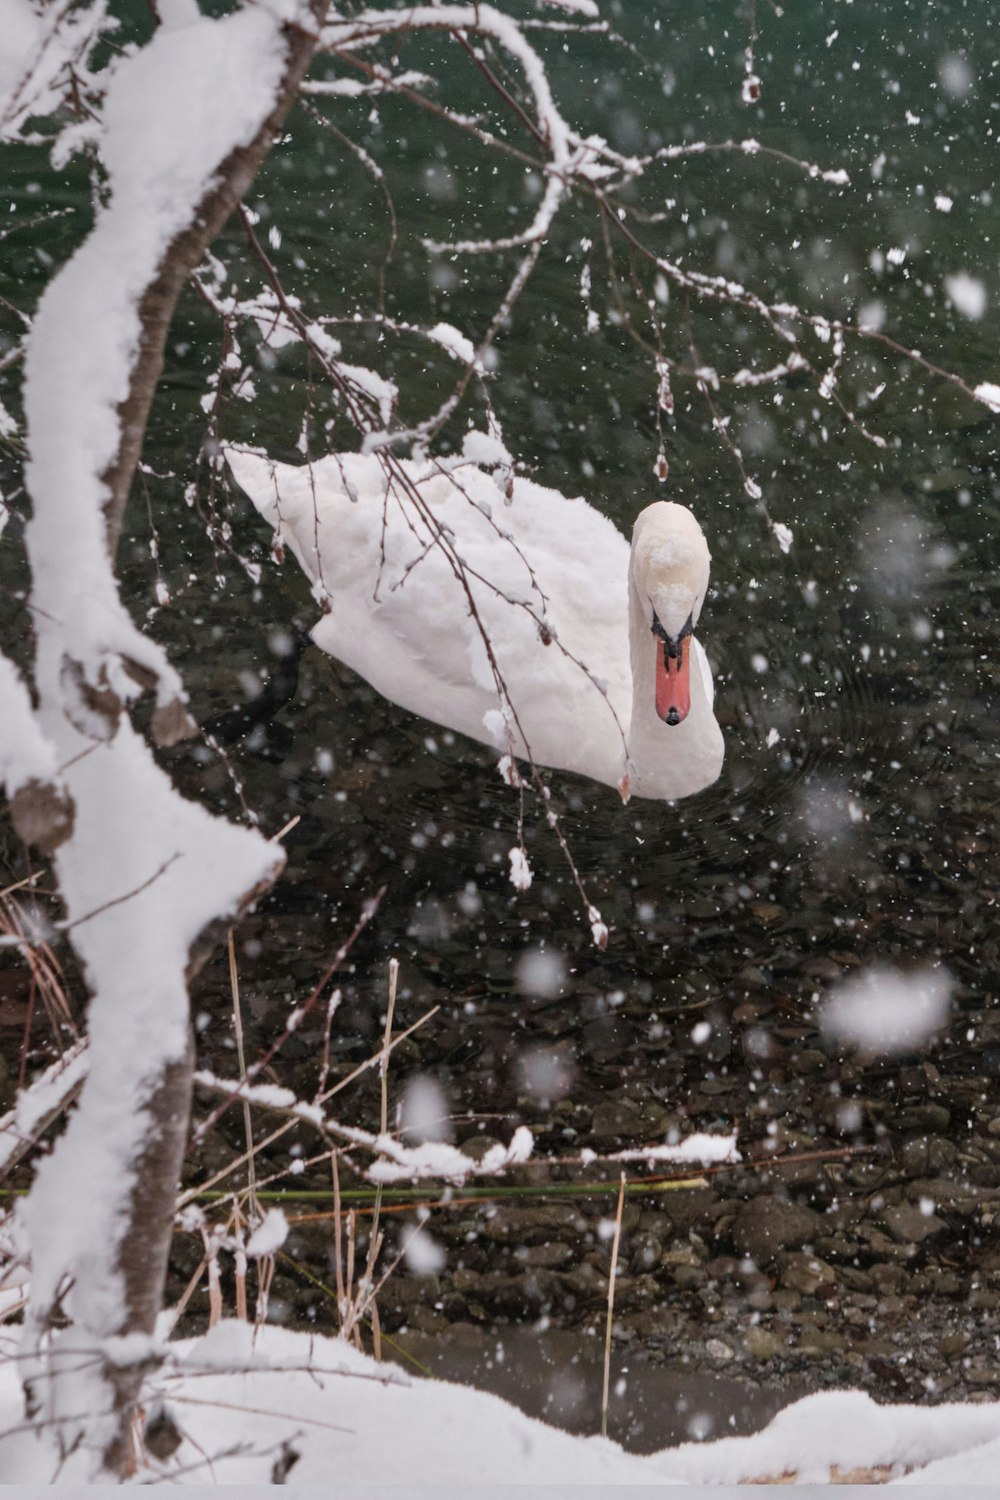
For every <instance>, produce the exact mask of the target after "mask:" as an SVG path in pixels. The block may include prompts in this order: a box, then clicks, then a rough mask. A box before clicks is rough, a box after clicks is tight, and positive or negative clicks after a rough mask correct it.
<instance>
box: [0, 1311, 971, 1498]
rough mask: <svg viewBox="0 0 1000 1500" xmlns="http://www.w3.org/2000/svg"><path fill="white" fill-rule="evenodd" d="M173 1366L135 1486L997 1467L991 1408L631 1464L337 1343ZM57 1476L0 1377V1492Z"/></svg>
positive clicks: (876, 1409)
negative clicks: (280, 1465)
mask: <svg viewBox="0 0 1000 1500" xmlns="http://www.w3.org/2000/svg"><path fill="white" fill-rule="evenodd" d="M166 1352H167V1361H166V1363H165V1364H164V1366H163V1368H162V1369H161V1370H160V1371H159V1372H158V1373H157V1374H156V1375H155V1376H153V1377H152V1378H151V1379H150V1381H149V1382H148V1386H147V1389H146V1391H145V1394H144V1401H145V1404H146V1408H147V1410H150V1409H153V1408H154V1407H156V1406H157V1405H158V1404H159V1403H162V1404H163V1405H164V1406H165V1407H166V1409H167V1410H168V1411H169V1412H170V1414H171V1416H172V1417H173V1420H174V1421H175V1422H176V1423H177V1426H178V1427H179V1429H180V1430H181V1433H182V1436H183V1440H182V1442H181V1445H180V1447H179V1448H178V1449H177V1451H176V1453H174V1454H173V1455H172V1457H171V1458H169V1459H167V1460H165V1461H163V1462H158V1461H156V1460H155V1459H153V1460H150V1467H149V1468H148V1469H146V1470H144V1471H140V1473H139V1474H138V1475H137V1476H136V1477H137V1481H138V1482H139V1483H145V1484H149V1483H157V1482H159V1483H175V1484H176V1483H187V1484H200V1483H209V1482H214V1483H216V1484H227V1485H228V1484H259V1483H267V1482H269V1481H270V1479H271V1475H272V1470H273V1467H274V1465H275V1462H276V1461H277V1460H279V1458H280V1457H281V1455H282V1452H283V1451H284V1453H285V1454H286V1455H288V1454H294V1455H297V1459H296V1462H295V1464H294V1467H293V1468H292V1470H291V1472H290V1475H289V1479H290V1482H291V1483H292V1484H294V1485H299V1484H302V1485H310V1484H316V1485H323V1486H324V1488H325V1489H328V1488H329V1486H330V1483H331V1477H332V1476H334V1475H335V1476H337V1479H338V1483H339V1484H340V1485H341V1486H346V1487H347V1488H346V1489H345V1493H347V1492H349V1493H350V1494H352V1495H354V1494H358V1493H367V1490H366V1487H367V1486H375V1487H378V1488H379V1489H380V1490H381V1489H382V1488H383V1487H386V1488H387V1487H389V1486H395V1485H398V1486H400V1490H399V1493H405V1494H407V1495H408V1496H414V1495H417V1494H423V1493H427V1494H438V1493H440V1489H441V1488H442V1487H445V1486H455V1487H462V1488H463V1489H471V1490H472V1491H473V1492H474V1493H475V1494H477V1495H478V1494H482V1493H483V1487H484V1486H490V1485H497V1486H504V1487H508V1486H511V1485H518V1484H530V1485H538V1486H546V1487H550V1486H562V1487H566V1488H565V1492H566V1493H567V1494H568V1493H570V1492H571V1490H570V1487H572V1486H579V1485H586V1486H593V1485H611V1484H616V1485H654V1484H655V1485H665V1484H669V1485H685V1484H687V1485H695V1484H697V1485H713V1486H719V1485H727V1486H728V1485H737V1484H741V1483H746V1482H748V1481H749V1480H753V1479H770V1480H772V1481H774V1480H777V1479H779V1478H782V1477H784V1478H785V1480H786V1482H787V1478H788V1477H790V1476H792V1475H796V1476H797V1478H798V1481H799V1482H800V1483H809V1482H813V1483H823V1484H826V1483H829V1482H830V1478H831V1470H832V1469H836V1470H837V1471H839V1472H840V1474H844V1473H851V1472H852V1471H855V1470H862V1469H865V1468H871V1467H877V1468H879V1469H880V1470H882V1469H885V1470H893V1469H896V1470H898V1473H897V1475H896V1478H897V1482H900V1483H921V1484H967V1485H968V1484H993V1483H994V1480H995V1474H996V1465H997V1461H998V1458H1000V1406H998V1405H997V1404H995V1403H990V1404H984V1405H970V1406H960V1405H947V1406H937V1407H929V1408H927V1407H916V1406H878V1405H876V1404H875V1402H874V1401H872V1400H871V1398H870V1397H869V1396H867V1395H864V1394H863V1393H862V1392H860V1391H837V1392H830V1393H823V1394H820V1395H815V1396H808V1397H806V1398H805V1399H804V1400H802V1401H798V1402H796V1403H795V1404H794V1405H793V1406H789V1407H786V1409H785V1410H784V1411H782V1412H780V1413H779V1414H778V1416H777V1417H775V1419H774V1421H773V1422H772V1423H771V1424H770V1426H769V1427H767V1428H765V1429H764V1431H763V1432H760V1433H757V1434H755V1435H753V1436H751V1437H744V1438H724V1439H722V1440H721V1441H718V1442H714V1443H712V1442H709V1443H701V1444H699V1443H686V1444H684V1445H682V1446H681V1447H679V1448H676V1449H666V1450H664V1451H663V1452H660V1453H654V1454H650V1455H647V1456H639V1455H636V1454H630V1453H625V1452H624V1451H623V1450H622V1449H621V1448H619V1447H618V1446H617V1444H615V1443H612V1442H610V1441H608V1440H605V1439H602V1438H599V1437H572V1436H570V1435H569V1434H567V1433H564V1432H560V1431H558V1430H556V1429H554V1428H551V1427H547V1426H545V1425H544V1424H543V1423H541V1422H539V1421H536V1420H535V1419H533V1418H531V1417H527V1416H525V1415H523V1413H521V1412H520V1411H518V1410H517V1409H516V1408H514V1407H512V1406H510V1405H508V1404H507V1403H506V1402H504V1401H502V1400H501V1399H500V1397H498V1396H493V1395H489V1394H486V1393H484V1392H482V1391H477V1390H473V1389H470V1388H468V1387H465V1386H458V1385H451V1384H448V1383H447V1382H444V1381H440V1380H422V1379H419V1378H410V1377H409V1376H408V1375H406V1374H405V1373H404V1372H403V1371H402V1370H401V1369H399V1368H398V1367H397V1366H395V1365H385V1364H376V1362H375V1361H374V1360H372V1359H370V1358H368V1357H367V1356H366V1355H363V1354H360V1353H359V1352H358V1351H357V1350H356V1349H354V1348H353V1347H352V1346H351V1345H348V1344H346V1343H344V1342H342V1341H340V1340H334V1339H328V1338H323V1337H319V1336H313V1335H309V1334H305V1333H292V1332H289V1331H288V1330H286V1329H279V1328H265V1329H264V1330H262V1332H261V1333H260V1335H259V1336H258V1337H257V1339H256V1341H255V1340H254V1338H253V1331H252V1328H251V1327H250V1325H249V1324H246V1323H232V1322H226V1323H222V1324H220V1325H219V1326H218V1327H217V1328H215V1329H213V1330H212V1332H210V1333H209V1334H207V1335H206V1336H205V1337H204V1338H203V1339H200V1340H197V1341H195V1342H192V1343H186V1344H180V1345H174V1346H168V1349H167V1351H166ZM19 1429H20V1430H19ZM390 1435H391V1441H388V1440H387V1439H388V1438H389V1436H390ZM51 1464H52V1460H51V1457H47V1456H46V1451H45V1450H44V1449H43V1448H42V1447H41V1446H40V1445H39V1444H38V1443H37V1441H36V1440H35V1439H34V1438H33V1437H31V1436H30V1435H29V1434H28V1433H27V1432H25V1431H24V1430H23V1427H22V1424H21V1412H20V1389H19V1386H18V1382H17V1378H16V1373H15V1362H14V1361H10V1362H8V1364H7V1365H6V1366H5V1367H4V1368H3V1369H0V1473H2V1474H3V1476H4V1479H5V1481H6V1482H8V1483H21V1484H24V1483H47V1482H49V1481H51V1479H52V1478H53V1472H52V1468H51ZM906 1470H911V1471H914V1472H912V1473H911V1474H910V1475H909V1478H907V1477H905V1473H904V1471H906ZM404 1487H405V1488H404ZM504 1492H505V1493H508V1492H509V1491H508V1490H506V1489H505V1491H504ZM716 1493H718V1491H717V1492H716Z"/></svg>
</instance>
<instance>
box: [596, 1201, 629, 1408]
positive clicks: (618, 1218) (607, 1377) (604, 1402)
mask: <svg viewBox="0 0 1000 1500" xmlns="http://www.w3.org/2000/svg"><path fill="white" fill-rule="evenodd" d="M624 1208H625V1173H624V1172H623V1173H622V1174H621V1185H620V1187H619V1189H618V1211H617V1213H616V1214H615V1234H614V1239H613V1240H612V1241H611V1266H610V1269H609V1270H608V1317H607V1323H606V1325H605V1329H604V1383H603V1386H602V1389H601V1437H607V1435H608V1394H609V1390H610V1386H611V1322H612V1318H613V1317H614V1311H615V1275H616V1273H617V1270H618V1246H619V1244H620V1242H621V1235H622V1213H623V1211H624Z"/></svg>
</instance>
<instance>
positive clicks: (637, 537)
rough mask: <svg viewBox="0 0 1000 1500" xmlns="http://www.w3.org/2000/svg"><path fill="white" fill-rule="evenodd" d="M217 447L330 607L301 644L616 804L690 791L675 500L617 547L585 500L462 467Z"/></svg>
mask: <svg viewBox="0 0 1000 1500" xmlns="http://www.w3.org/2000/svg"><path fill="white" fill-rule="evenodd" d="M225 454H226V458H227V460H228V462H229V466H230V468H231V469H232V472H233V474H234V476H235V477H236V479H237V481H238V483H239V484H240V486H241V487H242V488H243V489H244V490H245V491H246V492H247V494H248V495H249V496H250V499H251V500H252V501H253V503H254V505H255V506H256V507H257V509H258V510H259V511H260V513H261V515H262V516H264V518H265V519H266V520H267V521H268V522H269V523H270V524H271V526H272V527H273V528H274V531H275V534H276V538H277V539H278V540H279V541H280V542H283V543H287V545H288V546H290V547H291V549H292V551H293V552H294V553H295V556H296V557H297V558H298V560H299V562H300V564H301V565H302V568H303V570H304V571H305V573H306V576H307V577H308V578H309V579H310V580H311V581H312V583H313V592H314V594H315V596H316V597H317V599H318V600H319V601H320V603H321V604H322V605H323V608H324V609H325V610H326V611H327V612H326V613H324V615H323V617H322V619H320V621H319V623H318V624H317V625H316V626H315V627H314V629H313V632H312V635H313V639H314V640H315V642H316V644H317V645H318V646H320V647H322V649H323V650H324V651H328V652H329V653H330V654H331V655H332V656H335V657H337V658H338V659H339V660H340V661H343V662H345V663H346V664H347V665H348V666H349V667H351V668H352V669H353V670H354V671H355V672H357V673H359V674H360V675H361V676H362V677H364V678H365V679H366V680H367V681H368V682H370V683H371V684H372V686H373V687H375V688H376V689H377V690H378V691H379V692H380V693H382V694H383V696H384V697H386V698H388V699H389V700H390V701H391V702H392V703H397V704H399V705H400V707H402V708H405V709H409V710H410V711H411V712H412V713H416V714H421V715H422V716H423V717H424V718H426V719H432V720H433V721H434V722H436V723H438V724H443V725H445V726H447V727H448V728H450V729H455V730H458V731H459V732H460V733H462V734H467V735H469V736H470V737H471V738H472V739H475V740H480V741H482V742H483V743H485V744H488V745H492V746H494V747H495V748H497V749H498V750H500V751H501V753H503V752H505V751H506V752H513V754H515V755H517V756H521V757H526V756H527V754H528V752H529V750H530V754H531V757H532V758H533V759H534V761H535V763H536V764H538V765H542V766H551V767H553V768H556V769H559V770H563V771H575V772H577V773H579V774H580V775H582V776H589V777H592V778H593V779H594V780H595V781H601V782H604V783H606V784H607V785H609V786H613V787H617V788H618V789H619V791H620V792H621V794H622V796H623V797H628V796H629V795H638V796H641V797H653V798H660V799H673V798H676V797H687V796H690V795H691V794H692V793H694V792H698V791H700V790H701V789H702V788H703V787H706V786H708V785H710V783H711V782H713V781H715V780H716V778H717V777H718V775H719V772H720V770H721V768H722V758H723V748H724V747H723V739H722V732H721V730H720V729H719V725H718V723H717V722H716V719H715V715H714V713H713V711H712V701H713V696H714V694H713V685H712V675H711V671H710V670H709V666H708V661H707V659H706V657H705V653H704V651H703V650H702V648H701V646H700V644H699V643H698V642H697V641H696V640H695V639H694V636H693V634H692V631H693V628H694V626H695V625H696V624H697V621H698V615H699V612H700V610H701V606H702V602H703V601H704V598H705V591H706V589H707V587H708V570H709V561H710V557H709V551H708V545H707V543H706V541H705V537H704V535H703V533H702V530H701V528H700V526H699V525H698V523H697V521H696V520H695V518H694V516H693V515H692V514H691V512H690V511H689V510H687V509H686V508H685V507H684V506H682V505H674V504H670V503H667V502H664V501H657V502H656V503H654V504H652V505H650V506H648V507H647V508H646V509H645V510H644V511H643V512H642V513H641V515H640V516H639V518H638V520H637V521H636V523H635V529H634V531H633V536H632V546H631V550H630V549H629V546H628V543H627V542H626V541H625V538H624V537H623V536H622V535H621V533H620V532H619V531H618V530H616V528H615V527H614V526H613V525H612V523H611V522H610V521H609V520H607V518H606V517H604V516H602V515H600V514H599V513H598V512H597V511H595V510H593V509H592V508H591V507H590V506H589V505H588V504H587V503H586V502H585V501H584V500H567V499H566V498H565V497H564V496H563V495H560V494H558V493H556V492H555V491H553V490H546V489H543V488H542V487H541V486H540V485H536V484H533V483H531V482H530V481H529V480H526V479H520V478H518V479H515V480H514V481H513V491H512V496H511V499H510V500H509V501H508V500H507V499H506V498H505V496H504V495H503V494H502V493H501V492H500V490H499V489H498V487H497V484H496V483H495V482H494V480H493V479H492V477H491V476H490V475H489V474H487V473H486V472H484V471H483V469H481V468H479V467H478V466H477V465H476V464H474V463H469V462H461V463H459V464H457V465H456V466H455V467H453V468H451V469H450V470H448V471H447V472H442V468H441V466H440V465H434V464H430V463H424V464H419V463H415V462H409V461H399V460H393V470H394V475H395V477H394V478H392V479H391V480H390V479H388V478H387V475H386V470H385V467H384V464H383V462H382V461H381V460H380V459H379V458H377V457H374V456H364V455H352V454H335V455H333V456H331V457H329V458H324V459H321V460H320V461H319V462H314V463H312V464H311V465H304V466H302V467H297V466H293V465H289V464H280V463H274V462H272V461H271V460H270V459H269V458H266V457H264V456H262V455H261V454H259V453H254V452H250V451H246V450H244V449H238V448H227V449H226V450H225ZM435 538H437V539H438V540H437V541H436V540H435ZM458 558H460V559H461V560H462V562H463V563H464V577H463V569H462V568H460V567H459V565H458V563H457V561H456V559H458ZM484 634H485V636H486V637H487V638H488V640H489V643H490V647H491V649H492V652H493V656H494V660H495V665H496V668H497V671H498V673H499V675H500V677H501V678H502V680H503V683H504V684H505V686H506V691H507V693H508V695H509V704H508V705H505V704H504V702H503V699H502V695H501V693H500V692H499V691H498V685H497V676H496V673H495V672H494V667H493V664H491V662H490V658H489V653H488V650H487V646H486V644H485V641H484Z"/></svg>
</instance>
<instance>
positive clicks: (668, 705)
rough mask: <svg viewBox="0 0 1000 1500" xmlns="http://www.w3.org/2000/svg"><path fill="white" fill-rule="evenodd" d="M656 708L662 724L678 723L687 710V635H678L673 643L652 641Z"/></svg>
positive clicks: (688, 649)
mask: <svg viewBox="0 0 1000 1500" xmlns="http://www.w3.org/2000/svg"><path fill="white" fill-rule="evenodd" d="M656 646H657V650H656V712H657V713H658V714H659V716H660V718H661V719H662V720H663V722H664V723H665V724H679V723H680V722H681V720H682V719H686V718H687V716H688V713H689V712H690V710H691V637H690V636H689V635H685V636H682V637H681V638H680V640H679V641H677V643H676V645H675V646H674V647H673V650H674V651H675V653H676V654H675V655H673V656H671V655H670V651H671V646H670V645H668V644H667V642H666V641H662V640H658V641H657V643H656Z"/></svg>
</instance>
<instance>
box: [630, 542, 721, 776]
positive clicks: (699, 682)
mask: <svg viewBox="0 0 1000 1500" xmlns="http://www.w3.org/2000/svg"><path fill="white" fill-rule="evenodd" d="M628 602H629V612H628V624H629V631H628V634H629V656H630V660H631V665H632V716H631V720H630V722H629V730H628V753H627V767H626V770H627V776H628V788H629V792H630V793H632V794H634V795H636V796H640V797H656V798H672V797H687V796H690V795H691V793H693V792H697V791H700V790H701V788H702V787H704V786H708V785H709V784H710V783H711V782H713V781H715V779H716V778H717V776H718V774H719V769H720V766H721V763H722V736H721V731H720V730H719V726H718V724H717V723H716V720H715V715H714V713H713V712H712V703H711V699H710V697H709V685H708V683H707V681H706V680H705V673H704V672H703V671H702V670H701V663H700V661H699V659H698V658H697V656H696V655H695V653H694V650H693V646H694V642H693V641H692V642H691V665H690V682H691V707H690V710H689V712H688V714H687V717H686V718H685V719H684V720H683V721H682V722H681V723H680V724H674V725H671V724H665V723H664V722H663V720H662V719H661V718H660V716H659V715H658V713H657V712H656V653H657V651H658V650H662V649H663V648H662V645H661V644H660V642H659V641H658V640H657V638H656V637H655V636H654V634H653V632H652V629H651V626H650V621H649V619H648V617H647V609H646V604H645V601H644V600H643V599H642V596H641V594H640V591H639V586H638V584H637V582H636V578H635V572H634V569H633V567H632V566H631V565H630V567H629V597H628Z"/></svg>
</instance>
